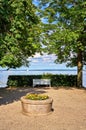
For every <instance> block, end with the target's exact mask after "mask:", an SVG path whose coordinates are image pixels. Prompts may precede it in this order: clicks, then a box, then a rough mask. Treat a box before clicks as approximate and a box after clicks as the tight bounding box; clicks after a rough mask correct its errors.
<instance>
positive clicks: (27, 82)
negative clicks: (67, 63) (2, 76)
mask: <svg viewBox="0 0 86 130" xmlns="http://www.w3.org/2000/svg"><path fill="white" fill-rule="evenodd" d="M33 79H51V86H52V87H59V86H69V87H73V86H76V75H62V74H61V75H52V74H45V75H28V76H25V75H18V76H15V75H14V76H9V78H8V82H7V85H8V87H26V86H28V87H31V86H33Z"/></svg>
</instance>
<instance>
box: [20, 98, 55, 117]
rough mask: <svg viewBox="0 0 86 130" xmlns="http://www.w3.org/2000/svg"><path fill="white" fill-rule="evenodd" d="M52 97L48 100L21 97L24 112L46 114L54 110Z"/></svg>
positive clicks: (26, 113)
mask: <svg viewBox="0 0 86 130" xmlns="http://www.w3.org/2000/svg"><path fill="white" fill-rule="evenodd" d="M52 103H53V100H52V98H50V97H49V98H48V99H46V100H30V99H25V96H23V97H21V105H22V112H23V114H25V115H46V114H49V113H50V112H52Z"/></svg>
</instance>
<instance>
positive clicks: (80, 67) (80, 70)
mask: <svg viewBox="0 0 86 130" xmlns="http://www.w3.org/2000/svg"><path fill="white" fill-rule="evenodd" d="M77 59H78V61H77V87H79V88H81V87H82V86H83V84H82V79H83V63H82V51H81V50H80V49H79V51H78V57H77Z"/></svg>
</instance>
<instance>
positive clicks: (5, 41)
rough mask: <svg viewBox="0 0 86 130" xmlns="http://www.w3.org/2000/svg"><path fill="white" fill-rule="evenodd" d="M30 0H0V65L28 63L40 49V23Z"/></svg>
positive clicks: (12, 66)
mask: <svg viewBox="0 0 86 130" xmlns="http://www.w3.org/2000/svg"><path fill="white" fill-rule="evenodd" d="M36 11H37V9H36V7H35V6H34V5H33V4H32V1H31V0H19V1H18V0H14V1H13V0H10V1H9V0H0V66H2V67H5V66H7V67H9V68H16V67H20V66H21V65H22V64H23V65H28V61H27V58H28V57H29V56H32V55H34V54H35V52H36V51H38V50H40V43H39V42H40V33H41V24H40V20H39V17H38V16H37V15H36Z"/></svg>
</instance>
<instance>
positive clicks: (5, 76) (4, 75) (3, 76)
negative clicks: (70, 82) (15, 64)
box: [0, 69, 86, 87]
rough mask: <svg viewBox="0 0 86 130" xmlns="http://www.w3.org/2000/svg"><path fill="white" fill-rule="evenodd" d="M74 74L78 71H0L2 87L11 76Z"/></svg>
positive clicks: (85, 77) (85, 76)
mask: <svg viewBox="0 0 86 130" xmlns="http://www.w3.org/2000/svg"><path fill="white" fill-rule="evenodd" d="M46 73H51V74H69V75H70V74H72V75H76V74H77V71H76V70H65V69H63V70H53V69H51V70H48V69H47V70H16V71H15V70H8V71H7V70H0V87H6V86H7V85H6V84H7V80H8V76H9V75H34V74H35V75H37V74H46ZM83 86H84V87H86V70H85V71H83Z"/></svg>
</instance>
